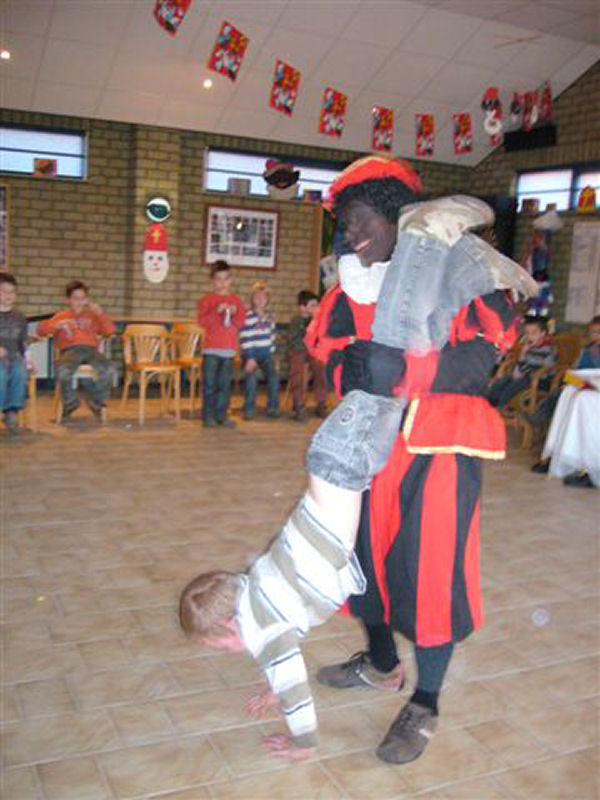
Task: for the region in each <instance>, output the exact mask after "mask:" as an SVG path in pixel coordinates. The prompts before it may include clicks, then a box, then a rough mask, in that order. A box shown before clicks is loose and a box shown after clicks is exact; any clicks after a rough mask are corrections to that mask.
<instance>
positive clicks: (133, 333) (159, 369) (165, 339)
mask: <svg viewBox="0 0 600 800" xmlns="http://www.w3.org/2000/svg"><path fill="white" fill-rule="evenodd" d="M169 338H170V337H169V332H168V331H167V329H166V328H165V327H164V326H163V325H143V324H132V325H128V326H127V327H126V328H125V330H124V331H123V336H122V339H123V359H124V365H125V374H124V376H123V397H122V400H121V411H122V412H123V411H124V410H125V404H126V402H127V397H128V395H129V387H130V386H131V382H132V380H133V377H134V375H137V376H138V381H139V387H140V402H139V411H138V419H139V423H140V425H143V424H144V420H145V411H146V388H147V386H148V383H149V382H150V381H151V380H152V378H158V379H159V381H160V388H161V392H160V397H161V408H162V410H163V411H168V394H169V380H168V379H169V377H172V378H173V385H174V397H175V418H176V419H177V421H179V419H180V418H181V408H180V395H181V369H180V367H179V366H177V365H176V364H174V363H172V362H171V361H170V359H169V355H170V354H169Z"/></svg>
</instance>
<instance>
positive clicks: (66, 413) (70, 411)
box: [61, 400, 81, 422]
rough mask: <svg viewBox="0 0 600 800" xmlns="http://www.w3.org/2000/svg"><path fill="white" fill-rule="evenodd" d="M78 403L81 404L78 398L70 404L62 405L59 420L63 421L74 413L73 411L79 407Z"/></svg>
mask: <svg viewBox="0 0 600 800" xmlns="http://www.w3.org/2000/svg"><path fill="white" fill-rule="evenodd" d="M80 405H81V404H80V402H79V400H77V401H76V402H75V403H72V404H71V405H70V406H63V411H62V418H61V421H62V422H64V421H65V420H67V419H68V418H69V417H70V416H71V415H72V414H74V413H75V411H77V409H78V408H79V406H80Z"/></svg>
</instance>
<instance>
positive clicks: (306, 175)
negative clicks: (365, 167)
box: [204, 150, 341, 196]
mask: <svg viewBox="0 0 600 800" xmlns="http://www.w3.org/2000/svg"><path fill="white" fill-rule="evenodd" d="M269 158H273V156H263V155H256V154H250V153H237V152H230V151H227V150H208V152H207V156H206V159H205V165H206V166H205V176H204V188H205V189H208V190H210V191H213V192H226V191H227V186H228V183H229V178H245V179H246V180H249V181H250V193H251V194H255V195H263V196H264V195H267V194H268V192H267V184H266V183H265V180H264V178H263V172H264V170H265V163H266V162H267V160H268V159H269ZM291 161H292V163H293V164H294V167H295V168H296V169H299V170H300V180H299V181H298V185H299V187H300V188H299V190H298V194H299V196H302V193H303V192H304V191H305V190H310V189H312V190H318V191H321V192H325V190H326V189H327V188H328V187H329V185H330V184H331V183H332V182H333V180H334V179H335V178H336V177H337V176H338V175H339V174H340V172H341V168H337V167H334V166H333V165H332V166H329V165H328V164H326V163H322V164H320V163H319V162H314V161H311V162H308V161H302V160H298V159H292V160H291Z"/></svg>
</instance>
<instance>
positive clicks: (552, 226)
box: [525, 209, 563, 317]
mask: <svg viewBox="0 0 600 800" xmlns="http://www.w3.org/2000/svg"><path fill="white" fill-rule="evenodd" d="M562 226H563V223H562V220H561V218H560V217H559V216H558V213H557V211H556V210H555V209H551V210H550V211H546V212H544V213H543V214H541V215H540V216H539V217H538V218H537V219H535V220H534V222H533V238H532V240H531V245H530V248H529V252H528V253H527V256H526V259H525V267H526V269H527V270H528V271H529V272H530V273H531V275H532V277H533V279H534V281H535V282H536V283H537V285H538V288H539V292H538V294H537V296H536V297H531V298H530V299H529V300H528V301H527V310H526V315H527V316H530V317H549V316H550V308H551V306H552V303H553V302H554V293H553V290H552V283H551V282H550V245H551V243H552V235H553V234H554V233H556V231H559V230H560V229H561V228H562Z"/></svg>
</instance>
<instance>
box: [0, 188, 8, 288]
mask: <svg viewBox="0 0 600 800" xmlns="http://www.w3.org/2000/svg"><path fill="white" fill-rule="evenodd" d="M8 268H9V263H8V186H0V272H2V271H6V270H8Z"/></svg>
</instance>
